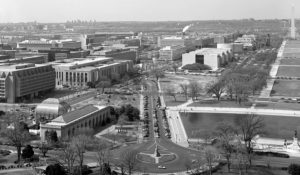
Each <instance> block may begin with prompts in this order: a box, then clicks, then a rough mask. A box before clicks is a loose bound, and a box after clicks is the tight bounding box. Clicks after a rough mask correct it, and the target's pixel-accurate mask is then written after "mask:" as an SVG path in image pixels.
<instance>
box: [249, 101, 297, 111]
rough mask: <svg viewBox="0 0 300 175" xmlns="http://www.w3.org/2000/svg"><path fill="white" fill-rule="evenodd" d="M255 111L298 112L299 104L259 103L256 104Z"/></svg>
mask: <svg viewBox="0 0 300 175" xmlns="http://www.w3.org/2000/svg"><path fill="white" fill-rule="evenodd" d="M255 109H282V110H300V104H299V103H285V102H259V103H256V106H255Z"/></svg>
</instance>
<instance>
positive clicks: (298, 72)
mask: <svg viewBox="0 0 300 175" xmlns="http://www.w3.org/2000/svg"><path fill="white" fill-rule="evenodd" d="M277 76H284V77H300V66H279V68H278V72H277Z"/></svg>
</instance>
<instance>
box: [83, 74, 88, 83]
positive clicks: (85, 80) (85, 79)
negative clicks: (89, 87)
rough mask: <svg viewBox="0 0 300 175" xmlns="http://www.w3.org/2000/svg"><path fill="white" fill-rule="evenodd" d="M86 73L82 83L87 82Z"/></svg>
mask: <svg viewBox="0 0 300 175" xmlns="http://www.w3.org/2000/svg"><path fill="white" fill-rule="evenodd" d="M87 81H88V80H87V73H85V77H84V82H87Z"/></svg>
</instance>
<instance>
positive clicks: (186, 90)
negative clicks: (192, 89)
mask: <svg viewBox="0 0 300 175" xmlns="http://www.w3.org/2000/svg"><path fill="white" fill-rule="evenodd" d="M179 86H180V88H181V90H182V92H183V94H184V96H185V100H186V101H187V100H188V95H189V84H187V83H181V84H179Z"/></svg>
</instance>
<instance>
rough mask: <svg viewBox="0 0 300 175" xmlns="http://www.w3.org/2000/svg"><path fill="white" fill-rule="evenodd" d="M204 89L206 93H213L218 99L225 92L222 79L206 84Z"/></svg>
mask: <svg viewBox="0 0 300 175" xmlns="http://www.w3.org/2000/svg"><path fill="white" fill-rule="evenodd" d="M206 91H207V93H208V94H214V95H215V96H216V97H217V98H218V101H220V98H221V95H222V94H223V93H224V92H225V85H224V82H223V81H222V80H218V81H216V82H211V83H209V84H207V86H206Z"/></svg>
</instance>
